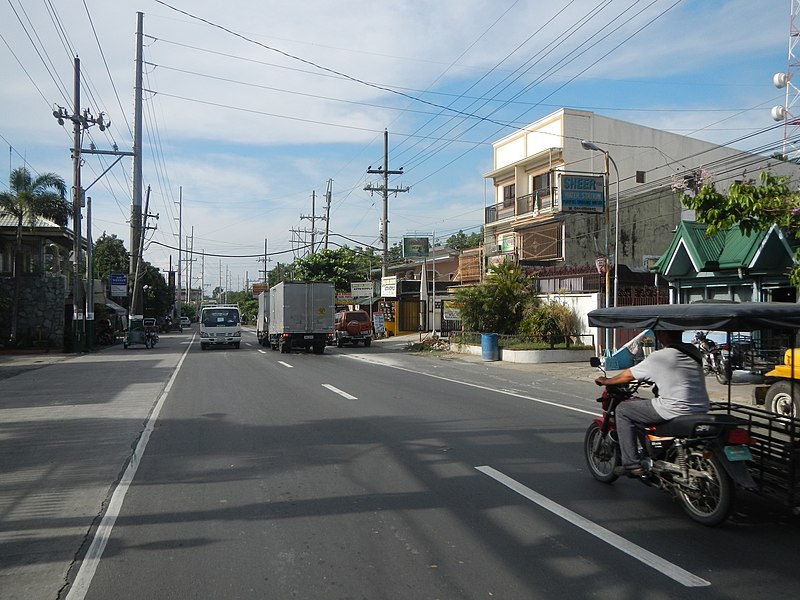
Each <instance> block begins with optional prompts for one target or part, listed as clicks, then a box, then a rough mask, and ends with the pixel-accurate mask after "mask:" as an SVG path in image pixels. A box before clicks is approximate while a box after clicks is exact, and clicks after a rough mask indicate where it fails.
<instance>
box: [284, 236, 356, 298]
mask: <svg viewBox="0 0 800 600" xmlns="http://www.w3.org/2000/svg"><path fill="white" fill-rule="evenodd" d="M294 264H295V269H294V272H295V277H296V278H297V279H300V280H303V281H331V282H333V284H334V286H335V287H336V289H337V290H341V291H349V290H350V282H351V281H356V280H359V281H360V280H363V278H364V277H365V276H366V272H367V270H368V269H369V267H368V266H367V261H366V260H365V259H364V258H362V257H361V256H359V254H358V253H357V252H355V251H354V250H352V249H351V248H348V247H347V246H343V247H341V248H336V249H335V250H322V251H320V252H317V253H315V254H309V255H308V256H307V257H305V258H301V259H298V260H296V261H295V263H294Z"/></svg>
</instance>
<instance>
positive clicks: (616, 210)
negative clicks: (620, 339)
mask: <svg viewBox="0 0 800 600" xmlns="http://www.w3.org/2000/svg"><path fill="white" fill-rule="evenodd" d="M581 147H582V148H583V149H584V150H594V151H595V152H602V153H603V157H604V158H605V176H606V211H605V215H606V259H608V179H609V175H610V173H609V170H608V163H609V161H610V162H611V164H612V165H614V173H615V174H616V176H617V189H616V199H615V204H614V307H616V306H617V297H618V289H619V288H618V279H617V274H618V268H619V254H618V249H619V169H618V168H617V163H615V162H614V159H613V158H611V156H610V155H609V153H608V150H603V149H602V148H600V147H599V146H598V145H597V144H595V143H594V142H590V141H589V140H581ZM608 277H609V273H608V265H606V306H608V305H609V304H610V301H609V300H610V299H609V296H610V290H609V279H608ZM613 335H614V350H616V349H617V330H616V329H615V330H614V334H613Z"/></svg>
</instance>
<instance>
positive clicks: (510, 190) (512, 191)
mask: <svg viewBox="0 0 800 600" xmlns="http://www.w3.org/2000/svg"><path fill="white" fill-rule="evenodd" d="M516 188H517V186H516V185H515V184H513V183H512V184H511V185H506V186H503V207H504V208H508V207H509V206H514V199H515V198H516Z"/></svg>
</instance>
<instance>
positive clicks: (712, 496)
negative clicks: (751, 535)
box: [675, 451, 734, 527]
mask: <svg viewBox="0 0 800 600" xmlns="http://www.w3.org/2000/svg"><path fill="white" fill-rule="evenodd" d="M703 454H704V453H703V452H698V451H693V452H691V453H690V454H689V456H688V457H687V458H686V464H687V467H688V469H689V480H688V482H686V483H683V484H678V485H676V486H675V493H676V496H677V497H678V500H679V501H680V503H681V506H683V510H684V511H685V512H686V514H688V515H689V516H690V517H691V518H692V519H693V520H694V521H697V522H698V523H700V524H702V525H707V526H709V527H713V526H714V525H719V524H720V523H722V522H723V521H724V520H725V519H727V518H728V514H730V511H731V508H732V506H733V496H734V488H733V482H732V481H731V478H730V475H728V473H727V471H725V467H723V466H722V464H721V463H720V462H719V459H718V458H717V457H716V456H714V455H713V454H712V455H709V456H707V457H706V456H704V455H703Z"/></svg>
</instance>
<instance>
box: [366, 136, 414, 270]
mask: <svg viewBox="0 0 800 600" xmlns="http://www.w3.org/2000/svg"><path fill="white" fill-rule="evenodd" d="M367 173H372V174H376V175H383V185H382V186H378V187H375V186H373V185H372V184H370V185H368V186H366V187H365V188H364V190H365V191H367V192H370V193H374V192H381V195H382V196H383V219H381V241H382V242H383V261H382V263H381V277H386V274H387V267H388V264H387V263H388V258H389V193H390V192H391V193H393V194H395V195H396V194H397V193H398V192H407V191H408V190H409V189H410V188H408V187H402V188H391V189H390V188H389V175H402V174H403V167H400V170H399V171H390V170H389V130H388V129H384V130H383V168H382V169H373V168H372V167H371V166H370V167H369V168H368V169H367Z"/></svg>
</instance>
